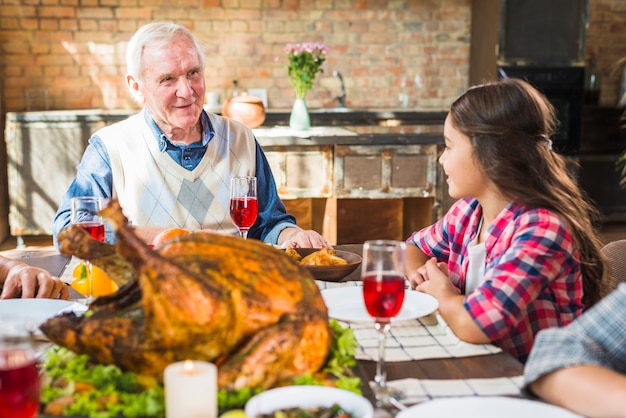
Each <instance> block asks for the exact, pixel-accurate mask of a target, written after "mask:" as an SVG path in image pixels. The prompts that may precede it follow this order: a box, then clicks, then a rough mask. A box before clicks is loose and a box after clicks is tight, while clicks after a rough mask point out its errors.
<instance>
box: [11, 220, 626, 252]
mask: <svg viewBox="0 0 626 418" xmlns="http://www.w3.org/2000/svg"><path fill="white" fill-rule="evenodd" d="M600 233H601V235H602V239H603V241H604V242H605V243H608V242H610V241H616V240H620V239H626V223H611V224H605V225H604V227H603V228H602V230H601V231H600ZM51 245H52V237H51V236H47V235H39V236H25V237H22V238H21V240H18V239H17V238H15V237H9V238H8V239H6V240H5V241H4V242H3V243H2V244H0V251H5V250H12V249H15V248H17V247H18V246H24V247H48V246H51Z"/></svg>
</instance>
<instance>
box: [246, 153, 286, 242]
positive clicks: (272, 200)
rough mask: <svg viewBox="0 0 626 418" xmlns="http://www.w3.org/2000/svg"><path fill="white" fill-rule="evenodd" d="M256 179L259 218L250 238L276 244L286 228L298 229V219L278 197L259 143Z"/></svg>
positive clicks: (250, 233)
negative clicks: (289, 212) (288, 211)
mask: <svg viewBox="0 0 626 418" xmlns="http://www.w3.org/2000/svg"><path fill="white" fill-rule="evenodd" d="M256 177H257V195H258V196H259V197H261V196H265V198H264V199H259V216H258V217H257V220H256V222H255V223H254V226H253V227H252V228H250V231H249V232H248V236H249V237H250V238H256V239H259V240H261V241H264V242H267V243H269V244H276V243H277V242H278V236H279V235H280V233H281V232H282V230H283V229H285V228H298V227H297V226H296V219H295V217H294V216H293V215H290V214H288V213H287V210H286V209H285V205H284V204H283V202H282V201H281V200H280V198H279V197H278V192H277V190H276V183H275V182H274V176H273V175H272V170H271V168H270V165H269V163H268V162H267V158H265V154H264V153H263V150H262V149H261V146H260V145H259V143H258V142H257V143H256Z"/></svg>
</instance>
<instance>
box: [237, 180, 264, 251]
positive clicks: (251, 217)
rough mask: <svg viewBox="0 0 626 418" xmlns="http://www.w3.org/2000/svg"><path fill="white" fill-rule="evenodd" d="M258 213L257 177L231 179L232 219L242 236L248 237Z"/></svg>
mask: <svg viewBox="0 0 626 418" xmlns="http://www.w3.org/2000/svg"><path fill="white" fill-rule="evenodd" d="M258 214H259V206H258V203H257V195H256V177H233V178H232V179H231V180H230V219H231V221H232V222H233V224H235V226H236V227H237V229H238V230H239V235H240V236H241V238H243V239H246V238H248V231H249V230H250V228H251V227H252V225H254V222H255V221H256V218H257V216H258Z"/></svg>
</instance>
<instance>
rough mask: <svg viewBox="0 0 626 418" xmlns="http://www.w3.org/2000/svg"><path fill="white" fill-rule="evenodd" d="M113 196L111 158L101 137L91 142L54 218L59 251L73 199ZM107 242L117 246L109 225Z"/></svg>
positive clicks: (95, 136)
mask: <svg viewBox="0 0 626 418" xmlns="http://www.w3.org/2000/svg"><path fill="white" fill-rule="evenodd" d="M112 193H113V180H112V174H111V163H110V160H109V155H108V153H107V151H106V149H105V147H104V144H103V143H102V140H101V139H100V137H98V136H97V135H94V136H92V137H91V138H89V144H88V145H87V148H86V149H85V153H84V154H83V157H82V159H81V161H80V163H79V164H78V166H76V177H74V179H73V180H72V183H71V184H70V186H69V188H68V189H67V192H65V194H64V195H63V197H62V198H61V203H60V204H59V209H58V210H57V213H56V215H55V216H54V220H53V224H52V234H53V241H54V245H55V247H57V248H58V245H57V236H58V234H59V232H60V231H61V230H62V229H63V228H67V227H68V226H70V200H71V198H72V197H73V196H98V197H102V198H105V199H110V198H111V196H112ZM105 230H106V238H105V241H106V242H114V241H115V238H114V237H115V235H114V233H113V230H112V229H111V227H109V226H108V225H106V224H105Z"/></svg>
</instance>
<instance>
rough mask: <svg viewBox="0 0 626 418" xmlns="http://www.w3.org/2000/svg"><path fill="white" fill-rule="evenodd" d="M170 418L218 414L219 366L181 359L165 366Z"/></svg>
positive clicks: (214, 417) (204, 417)
mask: <svg viewBox="0 0 626 418" xmlns="http://www.w3.org/2000/svg"><path fill="white" fill-rule="evenodd" d="M163 381H164V384H165V417H166V418H216V417H217V367H216V366H215V365H214V364H212V363H207V362H205V361H191V360H186V361H184V362H183V361H181V362H178V363H173V364H170V365H169V366H167V367H166V368H165V373H164V376H163Z"/></svg>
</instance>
